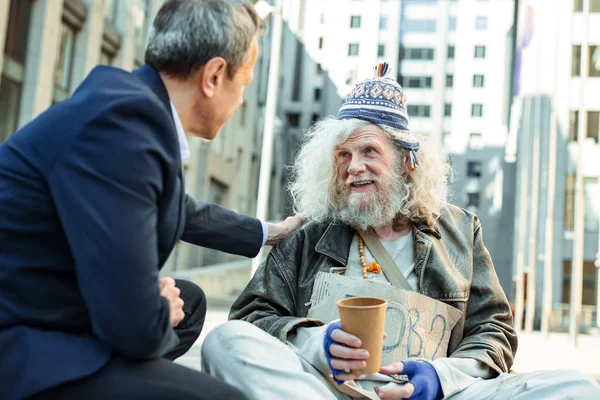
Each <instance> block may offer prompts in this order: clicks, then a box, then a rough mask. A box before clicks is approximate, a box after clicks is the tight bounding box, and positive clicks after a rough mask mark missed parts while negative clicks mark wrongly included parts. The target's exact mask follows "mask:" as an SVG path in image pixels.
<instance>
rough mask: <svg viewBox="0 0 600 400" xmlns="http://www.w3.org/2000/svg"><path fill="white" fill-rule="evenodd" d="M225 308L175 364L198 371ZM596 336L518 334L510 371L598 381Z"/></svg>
mask: <svg viewBox="0 0 600 400" xmlns="http://www.w3.org/2000/svg"><path fill="white" fill-rule="evenodd" d="M228 312H229V306H227V305H226V304H211V303H210V301H209V309H208V312H207V315H206V322H205V323H204V329H203V330H202V334H201V335H200V338H199V339H198V341H197V342H196V344H194V346H193V347H192V349H191V350H190V351H189V352H188V353H187V354H185V355H184V356H183V357H181V358H179V359H178V360H177V361H176V362H178V363H180V364H183V365H185V366H187V367H190V368H194V369H200V346H201V344H202V341H203V340H204V338H205V337H206V335H208V333H209V332H210V331H211V330H212V329H213V328H215V327H216V326H218V325H220V324H222V323H224V322H226V321H227V315H228ZM598 360H600V336H591V335H579V345H578V346H577V347H576V348H573V347H570V346H569V345H568V335H567V334H566V333H551V334H549V335H548V337H544V336H543V335H542V334H541V333H540V332H533V333H530V334H527V333H525V332H521V333H520V334H519V348H518V351H517V357H516V358H515V363H514V365H513V369H514V370H515V371H516V372H519V373H523V372H532V371H538V370H550V369H576V370H579V371H581V372H583V373H585V374H588V375H590V376H592V377H593V378H595V379H596V380H597V381H599V382H600V362H598Z"/></svg>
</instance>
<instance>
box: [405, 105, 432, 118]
mask: <svg viewBox="0 0 600 400" xmlns="http://www.w3.org/2000/svg"><path fill="white" fill-rule="evenodd" d="M406 111H407V112H408V115H409V116H410V117H422V118H429V116H430V115H431V106H426V105H416V104H409V105H408V107H407V110H406Z"/></svg>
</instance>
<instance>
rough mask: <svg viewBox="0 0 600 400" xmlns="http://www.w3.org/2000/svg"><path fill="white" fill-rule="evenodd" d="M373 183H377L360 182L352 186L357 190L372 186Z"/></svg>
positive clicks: (353, 183)
mask: <svg viewBox="0 0 600 400" xmlns="http://www.w3.org/2000/svg"><path fill="white" fill-rule="evenodd" d="M373 183H375V181H358V182H352V183H351V186H352V187H355V188H363V187H367V186H369V185H372V184H373Z"/></svg>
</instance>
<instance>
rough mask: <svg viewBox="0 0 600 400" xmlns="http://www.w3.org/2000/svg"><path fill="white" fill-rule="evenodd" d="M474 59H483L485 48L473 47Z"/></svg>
mask: <svg viewBox="0 0 600 400" xmlns="http://www.w3.org/2000/svg"><path fill="white" fill-rule="evenodd" d="M475 58H485V46H475Z"/></svg>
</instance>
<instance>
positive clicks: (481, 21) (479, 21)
mask: <svg viewBox="0 0 600 400" xmlns="http://www.w3.org/2000/svg"><path fill="white" fill-rule="evenodd" d="M487 27H488V17H486V16H478V17H477V18H475V29H477V30H486V29H487Z"/></svg>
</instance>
